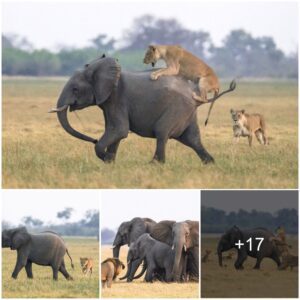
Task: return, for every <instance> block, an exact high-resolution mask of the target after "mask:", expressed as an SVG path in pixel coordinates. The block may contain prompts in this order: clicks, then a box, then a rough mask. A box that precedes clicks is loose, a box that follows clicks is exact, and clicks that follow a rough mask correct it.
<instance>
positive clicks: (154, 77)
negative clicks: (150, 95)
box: [150, 73, 158, 80]
mask: <svg viewBox="0 0 300 300" xmlns="http://www.w3.org/2000/svg"><path fill="white" fill-rule="evenodd" d="M150 78H151V79H152V80H157V78H158V75H156V74H155V73H151V75H150Z"/></svg>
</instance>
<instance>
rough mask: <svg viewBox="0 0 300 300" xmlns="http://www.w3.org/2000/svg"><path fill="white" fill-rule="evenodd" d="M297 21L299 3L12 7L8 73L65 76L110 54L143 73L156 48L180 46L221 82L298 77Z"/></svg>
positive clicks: (6, 16) (5, 41)
mask: <svg viewBox="0 0 300 300" xmlns="http://www.w3.org/2000/svg"><path fill="white" fill-rule="evenodd" d="M281 20H284V22H281ZM297 21H298V9H297V3H296V2H252V3H251V2H246V3H244V2H227V3H216V2H214V3H209V2H203V3H201V2H198V3H197V2H186V1H185V2H171V3H167V2H160V3H159V4H158V2H155V1H154V2H147V3H138V2H130V1H129V2H109V3H108V2H102V3H101V2H97V3H95V2H82V3H67V2H59V3H55V4H53V3H50V2H44V3H38V2H23V3H20V2H6V3H4V4H3V14H2V26H3V32H2V51H3V54H2V73H3V74H5V75H25V76H27V75H28V76H65V75H70V74H72V73H73V71H74V70H75V69H77V68H79V67H82V66H83V65H84V64H85V63H87V62H88V61H90V60H92V59H94V58H95V57H98V56H99V55H101V54H102V53H107V54H108V55H112V56H114V57H116V58H118V59H119V62H120V64H121V65H122V67H123V68H124V69H127V70H141V69H144V68H145V66H144V65H143V63H142V59H143V55H144V52H145V49H146V48H147V46H148V45H149V44H180V45H182V46H183V47H184V48H186V49H188V50H189V51H191V52H192V53H194V54H196V55H197V56H199V57H200V58H202V59H204V60H205V61H206V62H207V63H208V64H210V65H211V66H212V67H213V68H214V69H215V71H216V73H217V74H218V76H219V77H223V78H224V77H230V78H232V77H260V78H262V77H268V78H269V77H271V78H273V77H275V78H297V77H298V26H297Z"/></svg>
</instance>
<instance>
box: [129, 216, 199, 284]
mask: <svg viewBox="0 0 300 300" xmlns="http://www.w3.org/2000/svg"><path fill="white" fill-rule="evenodd" d="M150 235H151V237H153V238H154V239H156V240H158V241H160V242H163V243H165V244H167V245H169V246H171V247H172V249H173V250H174V253H175V254H174V263H173V267H172V278H173V279H174V280H175V281H180V280H181V279H182V276H183V274H182V272H181V271H182V268H181V265H182V264H183V263H184V264H185V267H184V268H183V270H184V272H185V273H187V274H185V275H188V276H189V278H190V279H191V280H196V281H197V280H199V222H198V221H189V220H187V221H184V222H176V221H169V220H165V221H161V222H159V223H157V224H155V225H154V226H152V228H151V230H150ZM129 260H130V259H129V258H128V257H127V261H129ZM141 263H142V260H135V261H134V263H133V264H132V266H131V268H130V269H129V268H128V269H127V274H126V275H125V276H124V277H123V278H127V279H128V281H131V280H132V279H134V278H138V277H139V276H140V274H139V275H137V276H136V277H134V274H135V272H136V270H137V268H138V266H139V265H140V264H141Z"/></svg>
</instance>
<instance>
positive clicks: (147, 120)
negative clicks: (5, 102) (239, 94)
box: [51, 57, 235, 163]
mask: <svg viewBox="0 0 300 300" xmlns="http://www.w3.org/2000/svg"><path fill="white" fill-rule="evenodd" d="M150 72H152V71H146V72H139V73H137V72H136V73H129V72H121V68H120V66H119V65H118V64H117V62H116V60H115V59H113V58H109V57H102V58H99V59H96V60H95V61H93V62H92V63H90V64H87V65H86V66H85V68H84V70H82V71H78V72H76V73H75V74H74V75H73V76H72V77H71V78H70V79H69V81H68V82H67V83H66V85H65V87H64V88H63V90H62V92H61V94H60V96H59V99H58V102H57V107H56V108H55V109H53V110H52V111H51V112H57V116H58V119H59V122H60V124H61V125H62V127H63V128H64V129H65V130H66V131H67V132H68V133H69V134H70V135H72V136H74V137H76V138H79V139H82V140H85V141H88V142H91V143H94V144H95V152H96V155H97V156H98V157H99V158H100V159H101V160H103V161H105V162H112V161H114V160H115V157H116V154H117V150H118V147H119V143H120V141H121V140H122V139H124V138H126V137H127V135H128V132H129V130H130V131H131V132H134V133H136V134H138V135H140V136H142V137H148V138H155V139H156V150H155V154H154V157H153V159H154V160H156V161H159V162H164V161H165V148H166V143H167V141H168V139H176V140H177V141H179V142H180V143H182V144H184V145H186V146H188V147H190V148H192V149H193V150H194V151H195V152H196V153H197V155H198V156H199V157H200V159H201V160H202V162H203V163H210V162H213V161H214V159H213V158H212V156H211V155H210V154H209V153H208V152H207V151H206V150H205V148H204V147H203V145H202V143H201V139H200V131H199V127H198V123H197V106H198V105H199V103H198V102H196V101H194V100H193V99H192V92H193V91H194V90H195V89H196V88H197V87H196V86H195V84H193V83H190V82H188V81H186V80H184V79H182V78H181V77H179V76H164V77H162V78H160V79H159V80H157V81H153V80H151V79H150V75H149V74H150ZM234 88H235V84H232V85H231V86H230V89H229V90H227V91H224V92H223V93H221V94H219V95H218V97H220V96H221V95H222V94H224V93H226V92H229V91H231V90H233V89H234ZM218 97H217V98H218ZM215 100H216V98H214V99H211V100H210V101H215ZM91 105H97V106H99V108H101V109H102V111H103V114H104V119H105V132H104V134H103V135H102V136H101V138H100V139H99V140H97V139H94V138H91V137H89V136H86V135H84V134H82V133H80V132H78V131H76V130H75V129H73V128H72V127H71V125H70V124H69V122H68V118H67V111H68V109H69V110H70V111H75V110H79V109H83V108H85V107H88V106H91Z"/></svg>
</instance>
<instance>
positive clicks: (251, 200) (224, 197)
mask: <svg viewBox="0 0 300 300" xmlns="http://www.w3.org/2000/svg"><path fill="white" fill-rule="evenodd" d="M201 205H203V206H207V207H214V208H217V209H222V210H224V211H226V212H230V211H235V212H236V211H238V210H240V209H244V210H247V211H251V210H252V209H256V210H258V211H265V212H270V213H274V212H276V211H277V210H279V209H282V208H295V209H298V192H297V191H287V190H285V191H272V190H269V191H243V190H241V191H203V192H202V194H201Z"/></svg>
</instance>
